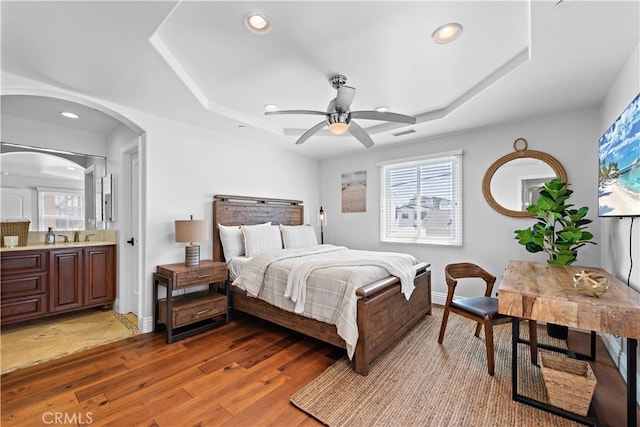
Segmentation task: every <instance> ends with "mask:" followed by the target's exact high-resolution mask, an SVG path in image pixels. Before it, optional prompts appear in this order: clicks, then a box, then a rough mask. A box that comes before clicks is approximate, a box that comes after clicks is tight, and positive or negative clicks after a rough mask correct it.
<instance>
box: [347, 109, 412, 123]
mask: <svg viewBox="0 0 640 427" xmlns="http://www.w3.org/2000/svg"><path fill="white" fill-rule="evenodd" d="M351 117H353V118H356V119H367V120H383V121H385V122H399V123H409V124H411V125H414V124H415V123H416V118H415V117H412V116H407V115H405V114H398V113H390V112H388V111H385V112H381V111H352V112H351Z"/></svg>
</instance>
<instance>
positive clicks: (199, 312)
mask: <svg viewBox="0 0 640 427" xmlns="http://www.w3.org/2000/svg"><path fill="white" fill-rule="evenodd" d="M210 311H211V309H210V308H209V309H207V310H202V311H198V312H197V313H193V314H192V315H191V316H192V317H195V316H200V315H201V314H205V313H208V312H210Z"/></svg>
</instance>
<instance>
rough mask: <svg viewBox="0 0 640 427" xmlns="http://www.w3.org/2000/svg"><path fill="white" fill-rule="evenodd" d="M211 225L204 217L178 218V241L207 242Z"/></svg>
mask: <svg viewBox="0 0 640 427" xmlns="http://www.w3.org/2000/svg"><path fill="white" fill-rule="evenodd" d="M208 240H209V227H208V226H207V221H206V220H204V219H188V220H184V221H182V220H176V242H206V241H208Z"/></svg>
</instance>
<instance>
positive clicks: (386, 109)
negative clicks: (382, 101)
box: [374, 105, 389, 113]
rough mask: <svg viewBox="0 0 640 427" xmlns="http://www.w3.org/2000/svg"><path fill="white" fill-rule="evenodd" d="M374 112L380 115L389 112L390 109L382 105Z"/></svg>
mask: <svg viewBox="0 0 640 427" xmlns="http://www.w3.org/2000/svg"><path fill="white" fill-rule="evenodd" d="M374 110H376V111H377V112H379V113H384V112H385V111H389V107H386V106H384V105H381V106H379V107H376V108H374Z"/></svg>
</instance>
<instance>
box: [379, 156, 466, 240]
mask: <svg viewBox="0 0 640 427" xmlns="http://www.w3.org/2000/svg"><path fill="white" fill-rule="evenodd" d="M378 166H380V181H381V182H380V240H381V241H383V242H403V243H419V244H431V245H447V246H462V151H455V152H448V153H441V154H436V155H432V156H428V157H421V158H414V159H401V160H396V161H391V162H385V163H381V164H378Z"/></svg>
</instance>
